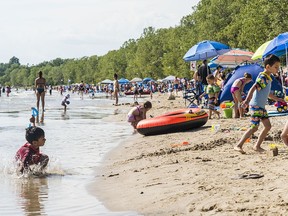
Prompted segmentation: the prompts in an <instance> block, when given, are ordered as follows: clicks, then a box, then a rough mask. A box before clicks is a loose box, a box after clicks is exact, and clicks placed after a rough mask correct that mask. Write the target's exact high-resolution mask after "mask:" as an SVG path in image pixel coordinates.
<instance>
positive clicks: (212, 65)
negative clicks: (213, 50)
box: [208, 61, 219, 68]
mask: <svg viewBox="0 0 288 216" xmlns="http://www.w3.org/2000/svg"><path fill="white" fill-rule="evenodd" d="M208 66H209V67H210V68H216V67H218V66H219V65H218V64H216V63H215V62H213V61H210V62H209V63H208Z"/></svg>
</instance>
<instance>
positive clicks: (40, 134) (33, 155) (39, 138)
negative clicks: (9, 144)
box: [15, 116, 49, 173]
mask: <svg viewBox="0 0 288 216" xmlns="http://www.w3.org/2000/svg"><path fill="white" fill-rule="evenodd" d="M30 122H31V123H33V126H32V127H28V128H27V129H26V140H27V142H26V143H25V144H24V145H23V146H22V147H21V148H20V149H19V150H18V151H17V153H16V156H15V159H16V161H17V165H18V170H17V171H18V172H20V173H24V172H31V171H32V172H33V171H35V170H32V168H31V165H37V167H38V168H39V170H37V171H40V172H42V171H43V170H44V168H45V167H46V166H47V164H48V162H49V157H48V156H47V155H45V154H42V153H40V150H39V148H40V146H44V144H45V141H46V139H45V133H44V130H43V129H41V128H40V127H35V118H34V116H32V117H31V118H30Z"/></svg>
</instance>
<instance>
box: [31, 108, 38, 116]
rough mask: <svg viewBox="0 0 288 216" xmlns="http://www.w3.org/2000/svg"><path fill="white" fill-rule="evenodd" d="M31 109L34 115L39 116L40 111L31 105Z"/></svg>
mask: <svg viewBox="0 0 288 216" xmlns="http://www.w3.org/2000/svg"><path fill="white" fill-rule="evenodd" d="M31 110H32V116H34V117H36V116H38V114H39V113H38V110H37V109H36V108H35V107H31Z"/></svg>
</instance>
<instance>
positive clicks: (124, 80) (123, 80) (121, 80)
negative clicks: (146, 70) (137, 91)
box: [118, 78, 129, 85]
mask: <svg viewBox="0 0 288 216" xmlns="http://www.w3.org/2000/svg"><path fill="white" fill-rule="evenodd" d="M118 83H119V84H121V85H122V84H127V83H129V80H128V79H125V78H121V79H119V80H118Z"/></svg>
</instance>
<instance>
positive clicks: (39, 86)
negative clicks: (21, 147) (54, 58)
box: [35, 71, 46, 122]
mask: <svg viewBox="0 0 288 216" xmlns="http://www.w3.org/2000/svg"><path fill="white" fill-rule="evenodd" d="M38 75H39V77H37V78H36V79H35V93H36V97H37V104H36V105H37V110H38V111H39V102H40V99H41V104H42V118H41V122H43V118H44V107H45V100H44V99H45V89H46V80H45V78H44V77H43V73H42V71H39V73H38ZM36 122H39V117H38V116H37V117H36Z"/></svg>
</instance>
